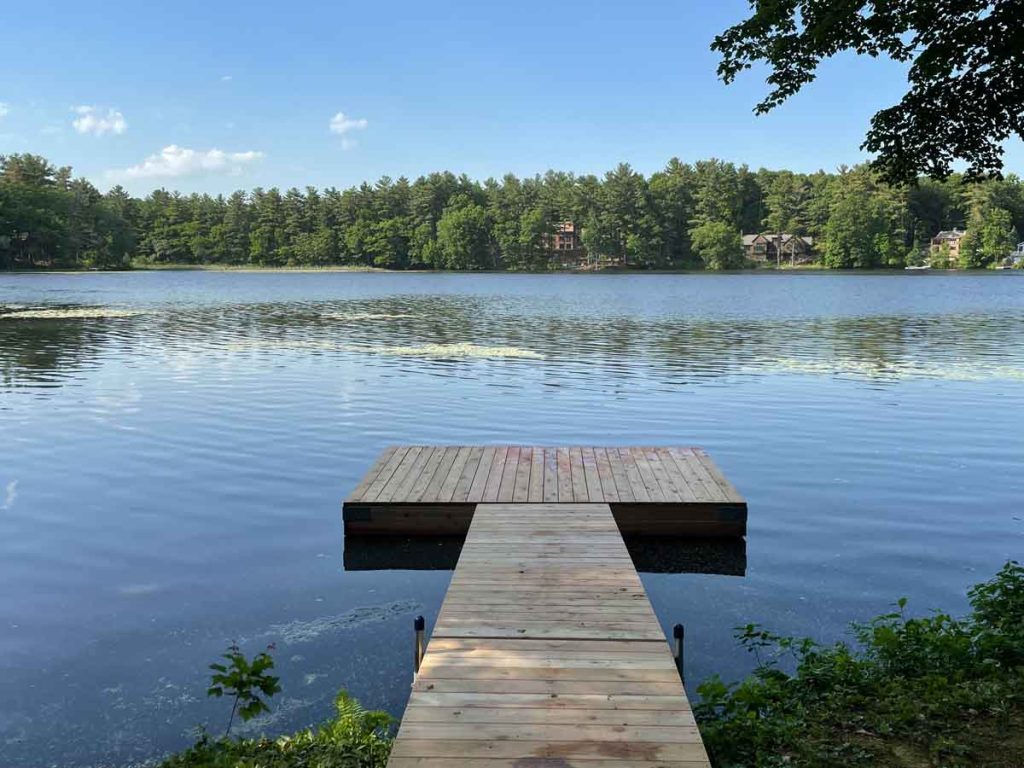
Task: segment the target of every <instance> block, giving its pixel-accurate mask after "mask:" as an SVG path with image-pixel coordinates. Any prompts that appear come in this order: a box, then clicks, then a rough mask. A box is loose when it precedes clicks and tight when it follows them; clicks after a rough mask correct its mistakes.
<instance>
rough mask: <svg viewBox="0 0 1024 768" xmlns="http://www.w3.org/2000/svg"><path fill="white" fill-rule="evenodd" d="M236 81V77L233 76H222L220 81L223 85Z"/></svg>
mask: <svg viewBox="0 0 1024 768" xmlns="http://www.w3.org/2000/svg"><path fill="white" fill-rule="evenodd" d="M234 79H235V78H234V76H233V75H221V76H220V81H221V82H222V83H230V82H231V81H232V80H234Z"/></svg>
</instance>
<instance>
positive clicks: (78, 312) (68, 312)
mask: <svg viewBox="0 0 1024 768" xmlns="http://www.w3.org/2000/svg"><path fill="white" fill-rule="evenodd" d="M141 314H143V312H141V311H139V310H135V309H110V308H109V307H41V308H34V309H16V310H14V311H13V312H2V311H0V319H8V320H10V319H14V320H93V319H106V318H119V317H136V316H138V315H141Z"/></svg>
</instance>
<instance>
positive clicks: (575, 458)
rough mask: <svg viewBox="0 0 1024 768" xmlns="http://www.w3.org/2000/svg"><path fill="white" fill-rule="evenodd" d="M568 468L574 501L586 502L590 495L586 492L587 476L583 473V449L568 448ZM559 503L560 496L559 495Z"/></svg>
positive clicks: (560, 501) (560, 500)
mask: <svg viewBox="0 0 1024 768" xmlns="http://www.w3.org/2000/svg"><path fill="white" fill-rule="evenodd" d="M569 468H570V474H571V477H572V498H573V501H575V502H588V501H590V496H589V495H588V494H587V478H586V476H585V475H584V474H583V449H582V448H570V449H569ZM558 501H559V503H562V498H561V496H559V499H558Z"/></svg>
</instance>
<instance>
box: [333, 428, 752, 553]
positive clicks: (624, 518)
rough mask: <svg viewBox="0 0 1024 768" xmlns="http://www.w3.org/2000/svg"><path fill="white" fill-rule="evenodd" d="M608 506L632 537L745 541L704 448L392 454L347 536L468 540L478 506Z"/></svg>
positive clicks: (741, 516) (739, 510)
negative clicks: (427, 536) (465, 537)
mask: <svg viewBox="0 0 1024 768" xmlns="http://www.w3.org/2000/svg"><path fill="white" fill-rule="evenodd" d="M540 503H544V504H553V503H558V504H581V503H588V504H607V505H608V506H609V507H610V509H611V511H612V514H613V516H614V519H615V522H616V523H617V524H618V527H619V530H620V531H621V532H622V533H627V534H666V535H687V536H743V535H745V533H746V519H747V505H746V502H745V501H744V499H743V497H742V496H741V495H740V494H739V492H738V491H737V490H736V489H735V488H734V487H733V485H732V484H731V483H730V482H729V481H728V480H727V479H726V478H725V477H724V476H723V475H722V473H721V472H720V471H719V469H718V468H717V467H716V466H715V464H714V462H712V461H711V459H710V457H709V456H708V455H707V454H706V453H705V452H704V451H703V450H701V449H700V448H681V447H672V448H651V447H629V448H618V447H612V448H601V447H591V446H574V447H557V448H556V447H534V446H486V447H485V446H424V445H412V446H395V447H392V448H388V449H387V450H386V451H384V453H383V454H381V456H380V457H379V458H378V460H377V462H376V463H375V464H374V466H373V467H372V468H371V470H370V471H369V472H368V473H367V474H366V476H365V477H364V478H363V480H362V482H360V483H359V485H358V486H357V487H356V489H355V490H354V491H353V492H352V494H351V495H350V496H349V497H348V499H346V501H345V504H344V513H343V514H344V520H345V531H346V533H353V534H407V535H415V534H432V535H436V534H446V533H454V534H464V533H466V531H467V530H468V529H469V525H470V521H471V520H472V519H473V510H474V508H475V507H476V505H477V504H517V505H518V504H540Z"/></svg>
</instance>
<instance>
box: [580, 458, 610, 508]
mask: <svg viewBox="0 0 1024 768" xmlns="http://www.w3.org/2000/svg"><path fill="white" fill-rule="evenodd" d="M581 454H582V456H583V476H584V477H585V478H586V481H587V500H588V501H591V502H594V503H597V504H600V503H602V502H604V501H607V499H605V497H604V491H603V490H602V489H601V478H600V477H599V476H598V474H597V459H596V458H595V457H594V449H593V448H590V447H585V448H582V449H581Z"/></svg>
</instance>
